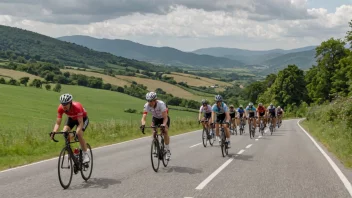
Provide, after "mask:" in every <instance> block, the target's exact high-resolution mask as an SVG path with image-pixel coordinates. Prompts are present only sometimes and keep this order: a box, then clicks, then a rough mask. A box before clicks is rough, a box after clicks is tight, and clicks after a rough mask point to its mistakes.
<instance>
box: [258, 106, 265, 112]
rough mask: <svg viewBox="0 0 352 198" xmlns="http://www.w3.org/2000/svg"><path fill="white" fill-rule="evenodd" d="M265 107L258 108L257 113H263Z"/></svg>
mask: <svg viewBox="0 0 352 198" xmlns="http://www.w3.org/2000/svg"><path fill="white" fill-rule="evenodd" d="M265 110H266V109H265V107H258V108H257V111H258V112H259V113H265Z"/></svg>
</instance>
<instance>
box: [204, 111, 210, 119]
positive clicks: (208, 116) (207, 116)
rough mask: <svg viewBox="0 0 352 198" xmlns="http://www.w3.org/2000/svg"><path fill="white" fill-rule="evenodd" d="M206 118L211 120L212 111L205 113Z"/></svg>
mask: <svg viewBox="0 0 352 198" xmlns="http://www.w3.org/2000/svg"><path fill="white" fill-rule="evenodd" d="M204 118H205V119H207V120H209V119H210V118H211V112H210V113H205V114H204Z"/></svg>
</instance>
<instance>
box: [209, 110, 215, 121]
mask: <svg viewBox="0 0 352 198" xmlns="http://www.w3.org/2000/svg"><path fill="white" fill-rule="evenodd" d="M214 120H215V111H212V112H211V119H210V123H214Z"/></svg>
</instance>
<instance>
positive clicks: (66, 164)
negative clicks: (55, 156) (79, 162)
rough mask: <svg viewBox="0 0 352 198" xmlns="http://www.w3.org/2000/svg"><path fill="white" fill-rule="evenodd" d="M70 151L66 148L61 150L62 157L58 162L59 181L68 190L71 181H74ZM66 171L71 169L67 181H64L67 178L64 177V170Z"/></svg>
mask: <svg viewBox="0 0 352 198" xmlns="http://www.w3.org/2000/svg"><path fill="white" fill-rule="evenodd" d="M68 149H69V148H67V147H65V148H63V149H62V150H61V152H60V156H59V161H58V175H59V181H60V184H61V186H62V187H63V188H64V189H67V188H68V187H69V186H70V184H71V181H72V175H73V166H72V159H71V155H70V152H69V150H68ZM71 152H72V151H71ZM65 169H69V176H68V178H67V181H65V180H64V178H65V177H64V173H63V170H65ZM66 177H67V176H66Z"/></svg>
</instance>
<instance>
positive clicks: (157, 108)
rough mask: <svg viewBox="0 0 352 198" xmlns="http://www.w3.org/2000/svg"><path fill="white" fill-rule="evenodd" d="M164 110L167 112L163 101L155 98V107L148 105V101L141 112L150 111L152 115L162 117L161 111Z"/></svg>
mask: <svg viewBox="0 0 352 198" xmlns="http://www.w3.org/2000/svg"><path fill="white" fill-rule="evenodd" d="M165 111H166V113H168V109H167V108H166V105H165V103H164V102H163V101H161V100H157V101H156V104H155V107H151V106H149V104H148V102H147V103H145V105H144V112H143V114H148V112H151V113H152V115H153V117H155V118H159V119H161V118H163V112H165Z"/></svg>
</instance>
